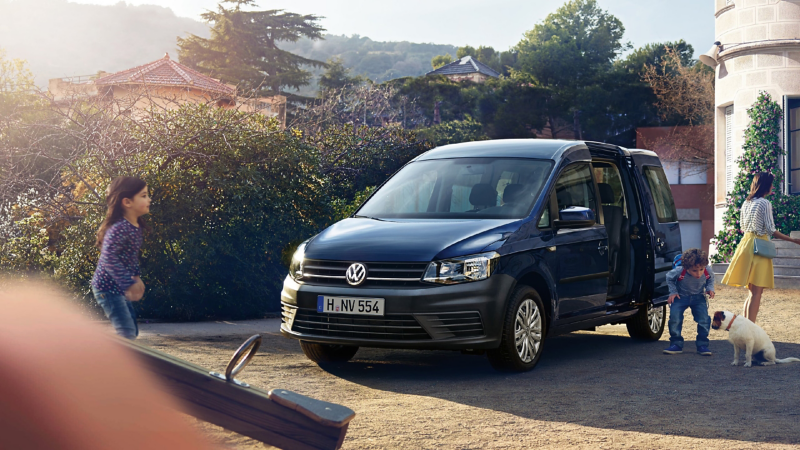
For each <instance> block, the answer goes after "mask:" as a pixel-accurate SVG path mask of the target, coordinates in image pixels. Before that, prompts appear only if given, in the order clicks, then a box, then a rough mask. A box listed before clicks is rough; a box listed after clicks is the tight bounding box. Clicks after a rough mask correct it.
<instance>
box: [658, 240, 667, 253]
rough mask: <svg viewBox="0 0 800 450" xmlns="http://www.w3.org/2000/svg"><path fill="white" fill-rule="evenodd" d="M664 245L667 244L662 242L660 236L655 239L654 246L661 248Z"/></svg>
mask: <svg viewBox="0 0 800 450" xmlns="http://www.w3.org/2000/svg"><path fill="white" fill-rule="evenodd" d="M665 245H667V243H666V242H664V241H663V240H662V239H661V238H658V239H656V247H658V249H659V250H662V249H663V248H664V246H665Z"/></svg>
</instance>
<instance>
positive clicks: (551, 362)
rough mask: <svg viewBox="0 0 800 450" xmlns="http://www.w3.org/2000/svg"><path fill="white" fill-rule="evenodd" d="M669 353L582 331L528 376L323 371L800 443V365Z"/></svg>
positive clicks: (423, 368) (441, 368)
mask: <svg viewBox="0 0 800 450" xmlns="http://www.w3.org/2000/svg"><path fill="white" fill-rule="evenodd" d="M719 336H720V335H717V337H719ZM712 337H714V336H713V334H712ZM267 346H269V345H267ZM665 346H666V344H665V342H663V341H660V342H648V343H642V342H637V341H633V340H631V339H630V338H627V337H622V336H611V335H602V334H593V333H574V334H569V335H565V336H559V337H555V338H551V339H549V340H548V341H547V343H546V348H545V354H544V355H543V357H542V359H541V361H540V362H539V365H538V366H537V367H536V368H535V369H534V370H533V371H532V372H528V373H523V374H504V373H498V372H496V371H494V369H492V368H491V367H490V366H489V364H488V362H487V360H486V358H485V357H478V356H469V355H462V354H460V353H456V352H443V351H428V352H425V351H410V350H384V349H361V350H360V351H359V352H358V354H357V355H356V356H355V358H354V360H353V361H351V362H349V363H347V364H342V365H336V366H326V367H325V368H324V369H325V370H326V371H328V372H329V373H330V374H333V375H335V376H337V377H341V378H343V379H345V380H348V381H351V382H353V383H357V384H360V385H363V386H367V387H369V388H372V389H378V390H384V391H391V392H396V393H401V394H409V395H417V396H429V397H435V398H439V399H444V400H448V401H452V402H457V403H460V404H464V405H469V406H472V407H476V408H484V409H490V410H494V411H502V412H505V413H509V414H513V415H516V416H520V417H524V418H530V419H537V420H547V421H555V422H567V423H575V424H579V425H584V426H589V427H596V428H605V429H616V430H625V431H635V432H645V433H654V434H662V435H680V436H688V437H696V438H712V439H713V438H724V439H731V440H740V441H750V442H769V443H783V444H795V443H800V427H797V422H798V419H800V363H793V364H782V365H777V366H771V367H755V366H754V367H752V368H744V367H742V366H741V365H739V366H738V367H732V366H731V365H730V363H731V361H732V360H733V349H732V346H731V345H730V344H729V343H728V342H727V341H721V340H715V341H712V342H711V349H712V350H713V351H714V355H713V356H711V357H707V356H700V355H698V354H696V353H695V352H694V342H692V341H687V342H686V347H685V348H686V350H687V351H686V352H685V353H684V354H681V355H673V356H668V355H663V354H662V353H661V350H662V349H663V348H664V347H665ZM775 346H776V348H777V353H778V357H787V356H797V357H800V345H797V344H788V343H777V342H776V343H775ZM298 351H299V349H298Z"/></svg>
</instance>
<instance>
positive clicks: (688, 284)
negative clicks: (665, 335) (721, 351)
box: [664, 248, 714, 356]
mask: <svg viewBox="0 0 800 450" xmlns="http://www.w3.org/2000/svg"><path fill="white" fill-rule="evenodd" d="M681 259H682V265H680V266H677V267H675V268H674V269H672V270H671V271H670V272H669V273H667V285H669V299H668V300H667V303H669V305H670V307H669V342H670V344H671V345H670V346H669V347H668V348H666V349H665V350H664V353H666V354H668V355H676V354H678V353H683V337H682V336H681V329H682V328H683V313H684V311H686V309H687V308H691V309H692V317H693V318H694V321H695V322H697V340H696V342H695V343H696V344H697V353H699V354H701V355H703V356H711V350H709V349H708V343H709V342H708V330H709V327H710V326H711V318H710V317H709V316H708V301H707V300H706V295H705V294H706V293H707V294H708V296H709V298H714V272H713V271H712V270H711V267H710V266H709V265H708V255H707V254H706V252H704V251H702V250H700V249H697V248H690V249H689V250H686V251H685V252H683V256H682V258H681Z"/></svg>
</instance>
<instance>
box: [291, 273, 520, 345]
mask: <svg viewBox="0 0 800 450" xmlns="http://www.w3.org/2000/svg"><path fill="white" fill-rule="evenodd" d="M514 284H515V280H514V279H513V278H512V277H510V276H508V275H504V274H498V273H496V274H494V275H492V276H491V277H490V278H489V279H488V280H483V281H476V282H472V283H464V284H456V285H443V286H430V287H428V286H424V287H420V288H418V289H417V288H412V289H409V288H350V287H341V286H320V285H311V284H301V283H297V282H296V281H295V280H294V279H292V278H291V277H289V276H287V277H286V279H285V280H284V282H283V291H282V292H281V306H282V323H281V333H282V334H283V335H284V336H286V337H290V338H294V339H302V340H304V341H309V342H318V343H327V344H341V345H355V346H359V347H383V348H413V349H449V350H464V349H488V348H497V346H499V345H500V337H501V333H502V327H503V316H504V313H505V309H506V300H507V298H508V293H509V292H510V290H511V289H512V288H513V286H514ZM319 295H326V296H340V297H354V298H358V297H365V298H383V299H385V303H384V316H382V317H379V316H361V315H348V314H329V313H320V312H317V296H319Z"/></svg>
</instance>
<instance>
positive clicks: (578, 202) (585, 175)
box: [556, 164, 597, 217]
mask: <svg viewBox="0 0 800 450" xmlns="http://www.w3.org/2000/svg"><path fill="white" fill-rule="evenodd" d="M556 200H557V201H558V210H559V211H563V210H564V209H567V208H569V207H570V206H582V207H584V208H590V209H591V210H592V211H594V214H595V217H597V202H596V199H595V190H594V181H593V180H592V172H591V170H589V165H588V164H575V165H573V166H570V167H568V168H567V170H565V171H564V173H562V174H561V175H560V176H559V177H558V181H557V182H556Z"/></svg>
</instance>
